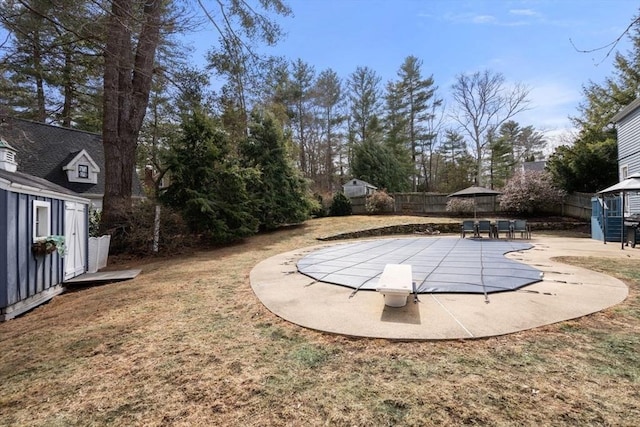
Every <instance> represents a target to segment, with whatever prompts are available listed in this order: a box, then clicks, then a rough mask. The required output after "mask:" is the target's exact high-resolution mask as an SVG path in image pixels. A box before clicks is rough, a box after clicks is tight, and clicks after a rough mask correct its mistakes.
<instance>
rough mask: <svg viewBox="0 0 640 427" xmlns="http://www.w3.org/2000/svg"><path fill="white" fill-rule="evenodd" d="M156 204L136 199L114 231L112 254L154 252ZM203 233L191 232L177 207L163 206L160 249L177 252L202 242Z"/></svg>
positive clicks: (110, 251) (110, 248)
mask: <svg viewBox="0 0 640 427" xmlns="http://www.w3.org/2000/svg"><path fill="white" fill-rule="evenodd" d="M155 209H156V207H155V204H154V203H153V202H151V201H149V200H146V201H143V202H140V203H136V204H134V206H133V207H132V208H131V209H130V210H129V211H128V212H127V214H126V217H124V218H123V220H122V221H121V223H120V224H118V225H117V228H115V229H112V230H109V233H110V234H111V245H110V246H109V253H110V254H119V253H123V252H126V253H127V254H130V255H149V254H152V253H153V233H154V222H155ZM198 237H199V236H195V235H193V234H190V232H189V229H188V227H187V225H186V223H185V221H184V220H183V219H182V216H181V215H180V214H179V213H178V212H176V211H175V210H174V209H171V208H169V207H166V206H163V207H162V209H161V211H160V240H159V245H158V246H159V248H158V252H159V253H160V254H163V255H167V254H176V253H180V252H183V251H184V250H186V249H188V248H193V247H197V246H198V245H199V244H201V241H200V239H199V238H198Z"/></svg>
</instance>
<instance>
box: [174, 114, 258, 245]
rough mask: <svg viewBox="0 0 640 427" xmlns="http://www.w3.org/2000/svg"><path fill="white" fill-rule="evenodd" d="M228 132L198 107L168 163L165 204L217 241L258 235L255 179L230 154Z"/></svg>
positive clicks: (185, 124)
mask: <svg viewBox="0 0 640 427" xmlns="http://www.w3.org/2000/svg"><path fill="white" fill-rule="evenodd" d="M230 153H231V147H230V145H229V141H228V138H227V134H226V133H225V132H224V131H223V130H222V128H221V127H220V125H219V124H218V123H217V122H216V121H215V120H214V119H213V118H211V117H209V116H208V115H207V114H205V113H204V112H203V111H202V110H201V109H197V110H195V111H193V112H192V113H191V114H189V115H186V116H185V117H184V119H183V123H182V137H181V138H180V139H179V140H178V141H176V142H175V143H174V144H173V146H172V152H171V154H170V157H169V159H168V165H169V169H170V171H171V185H170V186H169V187H168V188H167V190H166V191H165V193H164V194H163V195H162V200H163V201H164V203H166V204H168V205H170V206H171V207H174V208H177V209H179V210H180V211H181V212H182V214H183V216H184V218H185V220H186V222H187V224H188V225H189V227H190V229H191V231H192V232H194V233H197V234H201V235H202V236H203V237H205V238H207V239H209V240H210V241H212V242H215V243H225V242H231V241H234V240H238V239H241V238H242V237H246V236H250V235H251V234H253V233H255V232H256V231H257V226H258V221H257V219H256V218H255V217H254V216H253V205H252V202H251V200H250V198H249V193H248V191H247V182H249V181H250V180H251V179H253V178H255V173H254V174H252V173H251V170H247V169H243V168H241V167H240V165H239V164H238V163H237V161H236V160H235V158H234V156H231V155H230Z"/></svg>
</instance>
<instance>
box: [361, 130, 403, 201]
mask: <svg viewBox="0 0 640 427" xmlns="http://www.w3.org/2000/svg"><path fill="white" fill-rule="evenodd" d="M351 173H352V175H353V176H354V177H357V178H359V179H362V180H364V181H367V182H369V183H370V184H373V185H375V186H376V187H378V188H380V189H386V190H387V191H389V192H399V191H405V190H406V189H407V177H406V175H404V174H402V168H401V166H400V164H399V162H398V160H397V158H396V157H395V156H394V155H393V153H392V152H391V150H390V149H389V147H387V146H385V145H383V144H382V143H380V142H377V141H371V140H368V141H364V142H362V143H359V144H356V145H355V147H354V149H353V161H352V163H351Z"/></svg>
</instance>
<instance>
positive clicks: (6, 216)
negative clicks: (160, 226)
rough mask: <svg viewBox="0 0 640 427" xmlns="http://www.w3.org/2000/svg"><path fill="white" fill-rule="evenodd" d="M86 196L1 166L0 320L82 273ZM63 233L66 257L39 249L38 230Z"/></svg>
mask: <svg viewBox="0 0 640 427" xmlns="http://www.w3.org/2000/svg"><path fill="white" fill-rule="evenodd" d="M88 206H89V200H88V199H84V198H81V197H79V196H78V195H77V194H75V193H73V192H72V191H70V190H67V189H65V188H63V187H60V186H58V185H56V184H53V183H51V182H49V181H47V180H45V179H42V178H37V177H34V176H31V175H27V174H24V173H21V172H16V171H8V170H4V169H2V168H0V321H3V320H8V319H11V318H13V317H15V316H17V315H19V314H22V313H24V312H25V311H28V310H30V309H32V308H34V307H36V306H37V305H39V304H42V303H44V302H46V301H48V300H50V299H51V298H53V297H54V296H55V295H57V294H59V293H61V292H62V291H63V287H62V283H63V281H64V280H66V279H69V278H71V277H75V276H78V275H80V274H83V273H84V272H86V267H87V264H88V258H87V246H88V237H87V236H88ZM44 234H46V235H49V236H64V238H65V246H66V248H67V250H66V253H65V255H64V257H62V256H61V255H60V254H59V253H58V252H57V251H54V252H52V253H41V252H38V251H37V250H36V249H37V244H36V245H35V246H36V247H34V244H35V243H36V240H37V238H38V236H39V235H44Z"/></svg>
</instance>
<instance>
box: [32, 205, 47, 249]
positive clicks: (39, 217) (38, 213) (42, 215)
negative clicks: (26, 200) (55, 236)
mask: <svg viewBox="0 0 640 427" xmlns="http://www.w3.org/2000/svg"><path fill="white" fill-rule="evenodd" d="M50 234H51V203H50V202H42V201H40V200H34V202H33V240H34V241H36V240H38V239H40V238H42V237H47V236H49V235H50Z"/></svg>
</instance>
